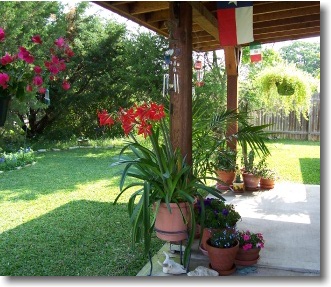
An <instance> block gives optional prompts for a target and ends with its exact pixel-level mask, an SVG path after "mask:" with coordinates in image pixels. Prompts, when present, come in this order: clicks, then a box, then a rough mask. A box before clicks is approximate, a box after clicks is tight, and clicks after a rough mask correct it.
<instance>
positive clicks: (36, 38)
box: [31, 35, 43, 44]
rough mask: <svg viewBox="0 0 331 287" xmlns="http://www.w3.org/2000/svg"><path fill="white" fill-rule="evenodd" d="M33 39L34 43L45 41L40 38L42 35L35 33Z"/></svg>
mask: <svg viewBox="0 0 331 287" xmlns="http://www.w3.org/2000/svg"><path fill="white" fill-rule="evenodd" d="M31 40H32V42H33V43H36V44H42V43H43V41H42V40H41V38H40V35H34V36H33V37H32V38H31Z"/></svg>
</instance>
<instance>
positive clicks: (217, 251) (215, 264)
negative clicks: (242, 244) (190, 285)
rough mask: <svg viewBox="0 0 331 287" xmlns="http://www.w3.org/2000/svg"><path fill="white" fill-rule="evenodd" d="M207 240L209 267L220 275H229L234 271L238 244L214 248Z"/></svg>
mask: <svg viewBox="0 0 331 287" xmlns="http://www.w3.org/2000/svg"><path fill="white" fill-rule="evenodd" d="M209 242H210V240H207V245H206V246H207V251H208V257H209V260H210V267H211V268H212V269H214V270H216V271H217V272H218V273H219V274H220V275H230V274H232V273H233V272H235V271H236V266H235V258H236V255H237V252H238V250H239V242H238V241H237V244H236V245H235V246H234V247H230V248H216V247H213V246H211V245H210V244H209Z"/></svg>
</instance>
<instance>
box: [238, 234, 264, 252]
mask: <svg viewBox="0 0 331 287" xmlns="http://www.w3.org/2000/svg"><path fill="white" fill-rule="evenodd" d="M237 239H238V241H239V247H240V248H242V249H243V250H249V249H252V248H264V238H263V235H262V233H253V232H251V231H249V230H246V231H243V230H241V231H239V232H238V237H237Z"/></svg>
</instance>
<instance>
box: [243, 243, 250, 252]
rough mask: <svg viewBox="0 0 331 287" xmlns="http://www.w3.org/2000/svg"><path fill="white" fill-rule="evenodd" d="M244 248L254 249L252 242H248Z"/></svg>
mask: <svg viewBox="0 0 331 287" xmlns="http://www.w3.org/2000/svg"><path fill="white" fill-rule="evenodd" d="M243 249H244V250H249V249H252V244H251V243H246V244H245V245H244V246H243Z"/></svg>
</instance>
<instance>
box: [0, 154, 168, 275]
mask: <svg viewBox="0 0 331 287" xmlns="http://www.w3.org/2000/svg"><path fill="white" fill-rule="evenodd" d="M118 152H119V150H118V149H112V150H109V149H77V150H69V151H61V152H47V153H42V154H37V156H36V157H37V163H36V164H35V165H33V166H31V167H28V168H24V169H21V170H15V171H11V172H5V173H3V174H1V175H0V218H1V221H0V275H2V276H34V275H38V276H45V275H47V276H59V275H61V276H124V275H125V276H134V275H136V274H137V273H138V272H139V271H140V269H141V268H142V267H143V266H144V265H145V264H146V263H147V262H148V258H147V257H144V256H142V251H143V250H142V248H143V247H142V246H141V245H138V246H137V249H136V251H132V250H131V248H130V247H131V246H130V244H131V238H130V230H129V220H128V216H127V210H126V205H125V204H124V203H125V202H126V198H121V200H120V202H119V204H118V205H115V206H114V205H113V202H114V199H115V197H116V195H117V193H118V171H119V170H118V169H110V168H109V164H110V161H111V159H112V158H113V157H114V156H115V155H117V154H118ZM163 243H164V242H162V241H160V240H159V239H157V238H155V239H154V241H153V244H152V248H153V250H152V252H156V251H157V250H159V249H160V247H161V246H162V245H163Z"/></svg>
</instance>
